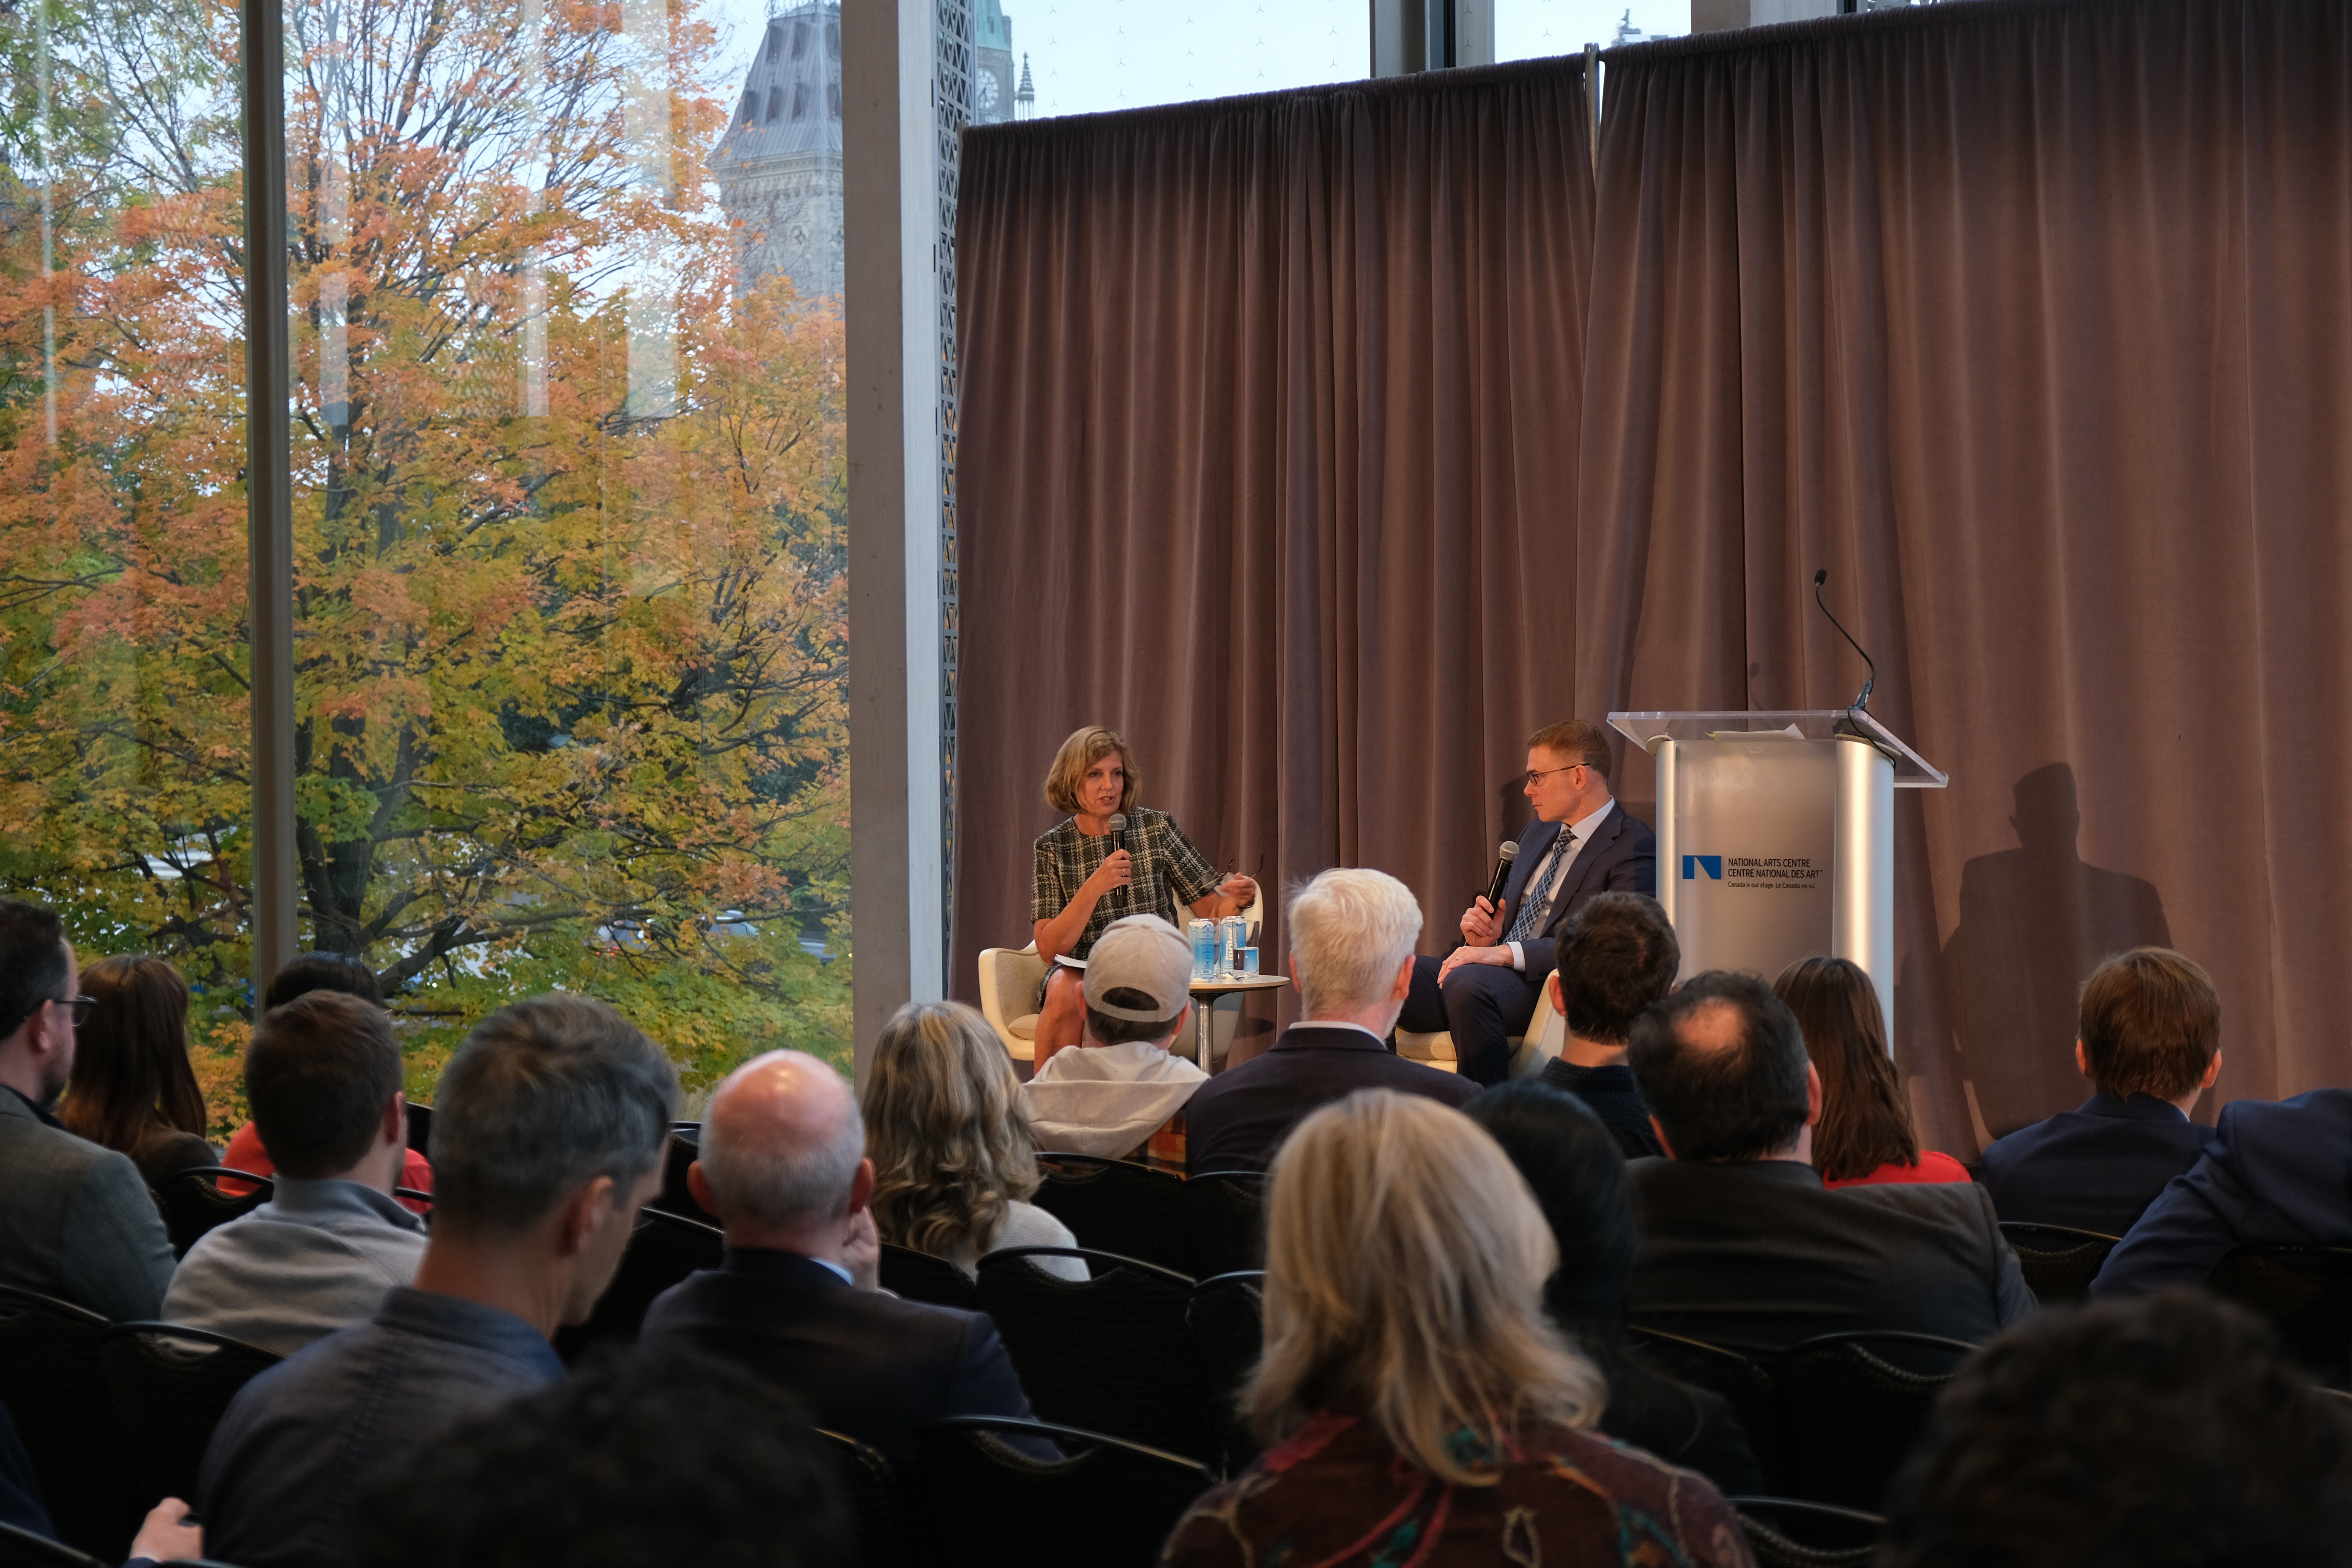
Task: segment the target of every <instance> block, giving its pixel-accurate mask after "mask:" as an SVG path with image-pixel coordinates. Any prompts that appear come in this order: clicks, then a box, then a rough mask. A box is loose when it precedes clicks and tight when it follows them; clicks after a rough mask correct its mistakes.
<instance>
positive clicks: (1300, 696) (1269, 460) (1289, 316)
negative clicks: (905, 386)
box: [950, 59, 1592, 1032]
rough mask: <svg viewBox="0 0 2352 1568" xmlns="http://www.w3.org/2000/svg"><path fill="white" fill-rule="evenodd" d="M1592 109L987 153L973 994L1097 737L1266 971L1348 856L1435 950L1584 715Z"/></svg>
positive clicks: (1280, 104) (967, 581) (1072, 123)
mask: <svg viewBox="0 0 2352 1568" xmlns="http://www.w3.org/2000/svg"><path fill="white" fill-rule="evenodd" d="M1587 114H1588V110H1587V107H1586V101H1585V98H1584V91H1583V78H1582V62H1581V61H1580V60H1573V59H1571V60H1551V61H1540V62H1534V63H1531V64H1527V65H1519V66H1509V67H1498V68H1486V69H1479V70H1465V71H1451V72H1439V73H1432V74H1430V75H1426V76H1422V77H1415V78H1407V79H1397V80H1392V81H1382V82H1371V83H1360V84H1352V85H1349V86H1347V87H1342V88H1337V89H1318V90H1314V91H1307V92H1299V93H1289V94H1279V95H1269V96H1266V97H1264V98H1256V99H1246V100H1226V101H1222V102H1213V103H1207V104H1201V105H1187V106H1181V107H1178V108H1173V109H1161V110H1141V111H1137V112H1133V113H1127V114H1116V115H1100V116H1092V117H1086V118H1074V119H1068V120H1056V121H1039V122H1034V123H1029V124H1015V125H1007V126H995V127H988V128H985V129H977V130H974V131H971V132H967V134H966V138H965V142H964V148H963V158H962V168H963V174H962V179H963V184H962V186H961V192H960V200H959V207H958V212H959V231H958V237H957V244H958V249H957V275H958V335H959V342H960V344H961V366H960V369H961V384H960V405H961V419H962V423H961V428H960V430H959V440H958V512H959V530H960V537H959V550H960V566H961V676H960V685H959V698H960V714H959V723H960V730H961V752H960V755H959V757H958V763H957V779H958V795H957V805H956V832H955V846H956V848H955V911H954V949H953V952H954V956H953V960H952V964H953V967H952V971H951V977H950V978H951V988H952V990H953V992H954V994H958V995H962V996H967V997H969V996H973V995H976V994H977V973H976V959H977V956H978V954H979V952H980V950H981V949H982V948H984V947H990V946H997V945H1010V946H1018V945H1020V944H1021V943H1023V942H1026V941H1027V940H1028V937H1029V929H1030V920H1031V912H1030V900H1029V888H1030V861H1031V850H1030V845H1031V841H1032V840H1033V839H1034V837H1036V836H1037V835H1038V834H1040V833H1042V832H1044V831H1045V829H1047V828H1048V827H1050V826H1053V825H1054V823H1055V821H1056V820H1058V814H1057V813H1055V812H1054V811H1052V810H1051V809H1050V808H1049V807H1048V806H1047V805H1046V804H1045V800H1044V798H1043V794H1042V789H1041V784H1042V782H1043V780H1044V778H1045V770H1046V766H1047V764H1048V763H1050V762H1051V760H1052V758H1053V755H1054V752H1055V748H1056V747H1057V746H1058V745H1059V744H1060V742H1061V741H1062V739H1063V737H1064V736H1066V734H1068V733H1069V732H1070V731H1072V730H1074V729H1076V728H1077V727H1078V726H1079V725H1081V724H1086V723H1102V724H1108V725H1110V726H1111V727H1113V728H1114V729H1118V730H1119V731H1123V732H1124V733H1125V734H1126V735H1127V736H1128V738H1129V741H1130V742H1132V743H1133V744H1134V746H1135V747H1136V749H1137V752H1138V759H1139V769H1140V772H1141V773H1142V774H1143V775H1144V788H1143V792H1142V798H1143V801H1144V803H1145V804H1147V805H1154V806H1159V807H1161V808H1164V809H1167V810H1169V811H1171V812H1173V813H1174V814H1175V816H1176V818H1177V820H1178V821H1179V822H1180V823H1181V824H1182V826H1184V828H1185V830H1186V832H1187V833H1188V834H1190V835H1191V837H1192V839H1193V841H1194V842H1195V843H1197V844H1198V845H1199V846H1200V847H1202V850H1203V851H1204V852H1205V853H1206V854H1208V855H1209V856H1210V857H1211V858H1213V860H1214V861H1215V862H1216V864H1217V865H1218V866H1219V867H1220V868H1229V869H1237V870H1241V871H1244V872H1246V873H1248V874H1250V875H1252V876H1255V877H1256V878H1257V879H1259V880H1260V882H1261V883H1262V884H1263V885H1264V886H1265V889H1266V891H1267V895H1268V905H1269V915H1270V916H1271V917H1272V918H1271V920H1270V929H1269V931H1267V933H1266V935H1265V939H1264V943H1263V945H1264V946H1265V951H1266V953H1267V955H1268V956H1267V960H1266V961H1267V963H1270V964H1277V963H1280V962H1281V955H1282V954H1283V952H1285V948H1284V946H1283V938H1282V935H1281V931H1280V921H1279V900H1280V895H1281V892H1282V889H1283V888H1284V887H1285V885H1286V884H1287V883H1289V882H1290V881H1292V880H1294V879H1302V878H1304V877H1307V876H1311V875H1312V874H1313V873H1315V872H1316V871H1318V870H1320V869H1322V868H1325V867H1328V866H1332V865H1342V864H1346V865H1369V866H1378V867H1381V868H1383V869H1386V870H1389V871H1391V872H1393V873H1395V874H1396V875H1397V876H1399V877H1401V878H1402V879H1405V880H1406V881H1407V882H1408V883H1409V884H1410V885H1412V887H1413V889H1415V890H1416V892H1417V893H1418V894H1419V895H1420V896H1421V898H1422V900H1423V910H1424V916H1425V919H1426V921H1427V925H1426V927H1425V929H1424V931H1423V949H1424V951H1429V952H1438V951H1442V950H1443V948H1444V946H1445V945H1446V942H1445V940H1444V939H1445V938H1447V937H1448V936H1450V935H1451V934H1453V928H1454V920H1455V918H1456V917H1457V916H1458V914H1459V912H1460V910H1461V907H1462V906H1463V904H1464V903H1465V902H1466V900H1468V898H1469V896H1470V895H1471V894H1472V893H1473V892H1474V891H1475V890H1476V889H1477V888H1478V887H1479V886H1480V885H1481V884H1482V883H1483V879H1484V877H1485V874H1486V868H1487V867H1488V866H1489V865H1490V864H1491V861H1492V856H1493V854H1494V847H1495V844H1496V842H1497V840H1498V839H1499V838H1500V837H1502V836H1503V835H1504V834H1506V833H1507V832H1509V831H1512V830H1515V829H1516V827H1517V825H1518V824H1519V823H1520V822H1521V821H1522V820H1524V817H1523V813H1524V809H1525V806H1524V802H1523V801H1521V800H1520V799H1519V797H1518V796H1517V792H1516V784H1515V781H1516V777H1517V773H1518V772H1519V770H1520V768H1521V767H1522V766H1523V763H1522V761H1521V759H1522V757H1523V755H1524V742H1525V740H1526V737H1527V734H1528V731H1530V730H1532V729H1533V728H1535V727H1536V726H1537V725H1538V724H1540V723H1542V722H1545V721H1549V720H1551V719H1554V718H1559V717H1563V716H1565V715H1566V713H1567V712H1568V708H1567V707H1566V702H1567V699H1568V694H1569V692H1570V689H1572V686H1573V681H1572V679H1571V675H1570V659H1571V658H1572V656H1573V639H1572V637H1571V628H1570V611H1571V608H1572V606H1573V605H1574V604H1575V602H1576V575H1575V574H1576V561H1577V557H1576V545H1575V523H1574V510H1575V505H1576V497H1577V490H1578V486H1577V470H1576V451H1577V432H1578V429H1579V426H1580V420H1581V417H1582V411H1581V407H1580V401H1579V395H1580V368H1581V360H1582V353H1583V333H1584V323H1585V309H1584V280H1585V279H1586V278H1587V276H1588V274H1589V270H1590V260H1591V243H1592V183H1591V148H1590V142H1589V139H1588V132H1587V123H1588V121H1587ZM1284 995H1285V996H1287V993H1285V994H1284ZM1270 1021H1271V1020H1270V1018H1268V1017H1261V1018H1259V1019H1258V1020H1257V1023H1258V1025H1259V1026H1260V1032H1263V1028H1264V1026H1265V1025H1266V1024H1267V1023H1269V1022H1270Z"/></svg>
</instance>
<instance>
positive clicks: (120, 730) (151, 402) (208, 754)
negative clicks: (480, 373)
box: [0, 0, 253, 1116]
mask: <svg viewBox="0 0 2352 1568" xmlns="http://www.w3.org/2000/svg"><path fill="white" fill-rule="evenodd" d="M0 47H5V51H6V64H5V92H6V95H7V96H6V103H5V117H6V118H5V125H0V157H5V163H4V164H0V454H5V462H6V464H7V470H8V471H7V474H6V478H5V482H0V738H5V743H0V756H5V763H0V889H5V891H7V892H9V893H12V894H16V895H20V896H24V897H27V898H32V899H36V900H40V901H43V902H46V903H47V904H49V905H51V906H52V907H54V908H56V909H57V910H58V911H59V912H60V913H61V914H63V915H64V916H65V918H66V920H67V921H68V928H69V931H70V934H71V936H72V940H73V942H74V943H75V945H76V947H77V948H78V949H79V951H80V953H81V956H82V961H83V963H85V965H87V964H88V963H89V962H90V961H91V960H92V959H93V958H94V957H97V956H100V955H104V954H109V953H118V952H154V953H159V954H162V955H163V956H166V957H168V958H170V959H171V960H173V962H174V963H177V964H178V965H179V966H180V967H181V969H182V971H183V972H184V973H185V974H186V976H187V978H188V980H189V982H190V984H191V986H192V988H193V991H194V1006H193V1013H192V1019H191V1023H192V1034H193V1037H194V1044H195V1047H196V1051H195V1057H196V1061H197V1066H198V1070H199V1075H200V1077H201V1078H202V1079H204V1080H205V1086H206V1088H207V1089H208V1090H210V1091H211V1092H212V1093H213V1095H214V1098H215V1100H216V1101H217V1102H218V1103H219V1104H220V1105H221V1106H222V1107H223V1110H222V1112H221V1114H222V1115H224V1116H226V1114H227V1110H226V1107H227V1104H228V1102H229V1100H231V1099H233V1098H234V1093H235V1085H236V1077H237V1064H238V1058H237V1051H238V1048H239V1047H241V1045H242V1043H243V1040H244V1038H245V1023H244V1020H245V1018H246V1016H247V1008H248V1007H249V1005H250V996H251V987H250V985H249V984H248V982H247V973H248V968H249V965H250V961H251V953H252V947H251V941H250V929H251V910H250V909H249V907H248V905H249V900H248V889H249V887H250V884H251V876H252V864H251V846H250V834H249V831H248V828H249V823H250V819H251V802H252V789H253V784H252V777H251V773H250V771H249V759H248V751H249V748H248V743H247V737H248V734H249V728H250V726H249V713H250V699H249V696H248V692H247V681H248V679H249V676H250V669H249V666H248V661H247V617H246V579H247V563H246V537H247V535H246V506H245V489H244V466H245V395H244V381H245V342H244V336H245V334H244V323H243V311H244V308H245V306H244V296H243V272H242V266H241V257H242V252H243V247H244V224H245V214H244V197H243V184H242V179H241V176H240V173H239V158H240V121H239V117H238V104H237V77H236V61H237V33H236V9H235V7H234V5H230V4H227V3H226V0H179V3H173V4H165V5H154V4H152V3H145V0H71V3H69V4H68V3H66V0H25V3H23V4H19V5H11V6H8V7H7V8H6V9H5V11H0Z"/></svg>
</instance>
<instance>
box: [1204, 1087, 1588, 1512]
mask: <svg viewBox="0 0 2352 1568" xmlns="http://www.w3.org/2000/svg"><path fill="white" fill-rule="evenodd" d="M1269 1186H1270V1189H1271V1190H1270V1193H1269V1195H1268V1199H1267V1206H1266V1249H1265V1250H1266V1260H1265V1355H1264V1357H1263V1358H1262V1359H1261V1360H1260V1362H1259V1363H1258V1367H1257V1371H1256V1373H1255V1374H1254V1375H1253V1376H1252V1377H1251V1379H1250V1381H1249V1383H1248V1384H1246V1385H1244V1388H1243V1390H1242V1394H1241V1401H1242V1406H1243V1410H1244V1414H1246V1415H1248V1416H1249V1417H1250V1418H1251V1419H1252V1420H1253V1421H1254V1422H1255V1425H1256V1426H1257V1430H1258V1433H1259V1435H1260V1436H1263V1437H1264V1438H1265V1440H1266V1441H1267V1442H1269V1443H1276V1442H1280V1441H1281V1440H1282V1439H1283V1438H1285V1437H1286V1436H1289V1435H1290V1434H1292V1433H1293V1432H1296V1431H1297V1429H1298V1427H1299V1426H1300V1425H1301V1424H1302V1423H1304V1422H1305V1421H1306V1420H1307V1417H1308V1416H1310V1415H1314V1414H1316V1413H1317V1412H1318V1411H1326V1410H1329V1411H1337V1412H1340V1413H1343V1414H1347V1415H1356V1416H1360V1417H1361V1418H1362V1419H1364V1420H1366V1421H1369V1422H1370V1423H1371V1424H1372V1425H1373V1426H1375V1427H1376V1428H1377V1429H1378V1430H1379V1431H1380V1432H1381V1434H1382V1435H1383V1436H1386V1437H1387V1439H1388V1441H1389V1443H1390V1445H1391V1447H1393V1448H1395V1450H1396V1451H1397V1453H1398V1454H1399V1455H1400V1456H1401V1457H1402V1458H1404V1459H1406V1460H1407V1461H1409V1462H1410V1463H1412V1464H1413V1465H1415V1466H1418V1467H1419V1468H1421V1469H1423V1470H1425V1471H1427V1472H1429V1473H1430V1474H1432V1475H1434V1476H1437V1477H1440V1478H1442V1479H1445V1480H1448V1481H1452V1482H1454V1483H1457V1484H1469V1485H1474V1486H1475V1485H1484V1484H1489V1483H1492V1482H1493V1481H1494V1480H1495V1479H1496V1471H1495V1470H1494V1469H1492V1468H1485V1467H1479V1466H1477V1465H1476V1460H1477V1453H1476V1450H1477V1449H1479V1448H1484V1449H1486V1451H1487V1452H1488V1453H1489V1454H1494V1453H1497V1452H1499V1451H1501V1450H1503V1449H1504V1448H1506V1447H1507V1445H1508V1443H1509V1440H1510V1437H1511V1434H1512V1433H1513V1432H1515V1431H1516V1430H1517V1428H1518V1427H1519V1426H1520V1425H1521V1424H1522V1423H1524V1422H1527V1421H1528V1420H1530V1419H1534V1420H1545V1421H1553V1422H1557V1423H1559V1425H1561V1426H1590V1425H1591V1423H1593V1422H1594V1421H1596V1420H1598V1419H1599V1418H1600V1415H1601V1409H1602V1407H1603V1406H1604V1405H1607V1403H1608V1389H1607V1384H1605V1383H1604V1381H1603V1380H1602V1378H1601V1373H1600V1372H1599V1371H1598V1370H1597V1369H1596V1368H1595V1367H1594V1366H1593V1364H1592V1363H1591V1362H1589V1361H1587V1360H1586V1359H1585V1358H1584V1357H1583V1356H1582V1355H1580V1354H1579V1353H1578V1352H1576V1351H1574V1350H1572V1349H1570V1346H1569V1343H1568V1342H1567V1341H1566V1340H1564V1339H1562V1338H1561V1337H1560V1334H1559V1331H1558V1330H1557V1329H1555V1328H1554V1327H1553V1326H1552V1324H1551V1321H1550V1320H1549V1319H1548V1318H1546V1317H1545V1315H1544V1310H1543V1300H1542V1294H1543V1286H1544V1281H1545V1280H1546V1279H1549V1277H1550V1275H1551V1271H1552V1268H1553V1266H1554V1264H1555V1262H1556V1260H1557V1258H1558V1256H1559V1254H1558V1251H1557V1249H1556V1247H1555V1246H1554V1244H1553V1241H1552V1236H1551V1228H1550V1226H1547V1225H1546V1224H1545V1223H1544V1217H1543V1213H1542V1211H1541V1210H1539V1209H1538V1208H1537V1206H1536V1201H1535V1199H1534V1197H1533V1196H1532V1195H1530V1194H1529V1193H1528V1187H1527V1183H1526V1182H1525V1180H1524V1179H1522V1178H1521V1177H1520V1175H1519V1173H1518V1171H1517V1169H1516V1168H1515V1167H1514V1166H1513V1165H1512V1164H1511V1162H1510V1160H1509V1158H1508V1157H1507V1156H1506V1155H1505V1154H1504V1152H1503V1151H1502V1149H1501V1147H1500V1146H1499V1145H1498V1144H1496V1142H1495V1141H1494V1139H1492V1138H1491V1137H1489V1136H1487V1134H1486V1131H1485V1130H1484V1129H1482V1128H1480V1127H1479V1126H1478V1125H1477V1124H1476V1123H1475V1122H1474V1121H1470V1119H1469V1118H1467V1117H1465V1116H1464V1115H1462V1114H1461V1113H1460V1112H1458V1111H1456V1110H1452V1109H1450V1108H1449V1107H1446V1106H1444V1105H1440V1104H1439V1103H1438V1102H1437V1101H1435V1100H1424V1099H1423V1098H1422V1097H1420V1096H1418V1095H1403V1094H1395V1093H1391V1092H1390V1091H1388V1090H1385V1089H1364V1090H1360V1091H1359V1092H1357V1093H1355V1094H1351V1095H1349V1097H1348V1098H1347V1099H1345V1100H1339V1101H1338V1102H1337V1103H1335V1104H1331V1105H1327V1106H1325V1107H1324V1108H1323V1109H1322V1110H1318V1111H1317V1112H1316V1113H1315V1114H1314V1115H1312V1116H1310V1117H1308V1118H1307V1120H1306V1121H1302V1122H1300V1123H1299V1124H1298V1128H1297V1131H1294V1132H1292V1133H1291V1135H1290V1136H1289V1138H1288V1139H1287V1140H1286V1141H1285V1142H1284V1143H1283V1145H1282V1151H1281V1152H1280V1153H1278V1154H1276V1156H1275V1161H1274V1169H1273V1171H1272V1173H1271V1176H1270V1180H1269ZM1465 1429H1466V1431H1467V1432H1468V1433H1469V1434H1471V1435H1472V1436H1473V1437H1474V1438H1475V1442H1474V1443H1472V1444H1470V1445H1464V1444H1461V1443H1460V1442H1459V1440H1458V1439H1459V1435H1460V1434H1463V1433H1464V1432H1465ZM1474 1467H1475V1468H1474Z"/></svg>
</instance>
